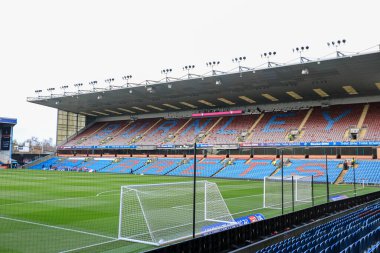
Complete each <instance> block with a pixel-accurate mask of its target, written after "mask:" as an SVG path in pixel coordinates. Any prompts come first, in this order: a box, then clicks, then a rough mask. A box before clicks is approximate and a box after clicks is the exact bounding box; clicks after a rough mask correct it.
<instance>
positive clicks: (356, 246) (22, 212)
mask: <svg viewBox="0 0 380 253" xmlns="http://www.w3.org/2000/svg"><path fill="white" fill-rule="evenodd" d="M340 43H345V41H344V42H343V41H340V42H339V44H340ZM335 49H336V51H335V52H334V55H333V56H331V55H329V56H326V57H322V58H314V59H312V58H310V59H309V58H305V57H302V55H301V54H300V58H297V59H296V60H297V62H295V61H290V62H287V63H275V62H272V59H269V55H265V57H263V58H265V59H267V60H268V61H267V62H266V63H264V64H263V65H261V66H259V67H255V68H251V67H246V66H242V64H243V62H241V61H242V59H243V58H242V59H240V60H239V59H238V58H235V59H233V61H234V63H236V62H238V64H239V65H238V67H237V68H235V69H232V70H228V71H224V70H220V69H219V68H220V66H219V64H218V62H208V63H207V66H208V67H210V69H211V71H210V72H207V73H205V74H196V73H192V72H193V71H194V66H188V67H187V68H184V70H185V71H186V72H187V74H186V75H185V76H182V77H172V76H171V70H170V69H166V70H164V71H163V73H162V74H163V75H164V76H165V78H163V79H161V80H157V81H155V80H145V81H143V82H140V83H137V82H136V83H135V82H132V76H124V77H123V78H121V80H118V78H112V79H107V80H106V82H105V83H106V84H107V86H106V87H100V83H99V85H98V83H97V81H92V82H90V85H91V86H92V87H90V88H86V86H85V85H83V84H82V83H80V84H76V86H75V88H76V91H67V88H68V86H63V88H62V87H61V88H62V90H63V93H62V94H59V93H58V92H57V91H58V89H57V91H56V90H55V89H54V88H50V89H49V90H48V91H49V94H48V95H45V94H44V93H43V91H42V90H36V93H37V96H35V97H28V98H27V101H28V102H30V103H33V104H34V105H40V106H44V107H49V108H53V109H55V110H57V125H56V129H57V136H56V141H57V148H56V150H55V151H54V153H53V154H47V155H41V154H42V150H41V153H40V154H39V157H38V159H34V160H33V161H32V162H30V163H27V164H25V165H24V166H23V167H22V169H21V168H20V169H17V170H16V169H15V170H13V169H8V168H10V167H12V165H11V164H12V159H11V157H12V136H13V126H14V125H15V124H16V123H17V121H16V120H15V119H7V118H0V138H1V151H0V167H2V168H4V169H1V170H0V185H1V191H0V242H1V243H0V252H39V253H41V252H42V253H44V252H147V251H150V252H163V253H164V252H170V253H172V252H183V253H190V252H191V253H192V252H199V253H203V252H205V253H206V252H260V253H266V252H268V253H269V252H305V253H314V252H324V253H327V252H379V251H380V230H379V227H380V216H379V209H380V188H379V187H380V171H379V169H380V112H379V110H380V93H379V92H380V72H379V67H380V51H379V47H378V46H376V47H375V48H372V49H374V50H372V49H370V50H367V51H361V52H360V53H344V52H340V51H339V47H335ZM267 56H268V57H267ZM244 59H245V58H244ZM33 157H34V156H33ZM5 168H7V169H5ZM21 237H22V238H25V240H20V239H19V238H21Z"/></svg>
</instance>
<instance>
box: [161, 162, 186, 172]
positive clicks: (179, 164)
mask: <svg viewBox="0 0 380 253" xmlns="http://www.w3.org/2000/svg"><path fill="white" fill-rule="evenodd" d="M182 161H183V160H182ZM182 161H181V162H182ZM181 162H179V163H178V164H177V166H175V167H174V168H173V169H171V170H169V171H168V172H166V173H165V174H164V176H166V175H167V174H169V173H170V172H172V171H173V170H175V169H177V168H178V167H179V166H181V165H183V163H181Z"/></svg>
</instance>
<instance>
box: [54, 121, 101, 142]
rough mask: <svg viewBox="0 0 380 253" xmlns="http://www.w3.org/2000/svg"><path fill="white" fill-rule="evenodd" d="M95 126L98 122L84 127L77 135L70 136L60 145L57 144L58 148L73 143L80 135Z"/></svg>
mask: <svg viewBox="0 0 380 253" xmlns="http://www.w3.org/2000/svg"><path fill="white" fill-rule="evenodd" d="M95 124H96V122H91V123H89V124H88V125H87V126H85V127H83V128H82V129H80V130H79V131H77V132H76V133H75V134H73V135H71V136H69V137H68V138H67V139H66V140H65V141H64V142H62V143H60V144H59V145H58V144H57V146H65V145H66V144H67V143H69V142H70V141H73V140H74V139H75V138H77V137H78V136H79V135H81V134H82V133H84V132H85V131H87V130H88V129H90V128H91V127H92V126H93V125H95Z"/></svg>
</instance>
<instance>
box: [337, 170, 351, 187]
mask: <svg viewBox="0 0 380 253" xmlns="http://www.w3.org/2000/svg"><path fill="white" fill-rule="evenodd" d="M347 172H348V170H343V169H342V171H341V172H340V174H339V176H338V177H337V178H336V180H335V182H334V184H340V183H342V182H343V178H344V176H345V175H346V174H347Z"/></svg>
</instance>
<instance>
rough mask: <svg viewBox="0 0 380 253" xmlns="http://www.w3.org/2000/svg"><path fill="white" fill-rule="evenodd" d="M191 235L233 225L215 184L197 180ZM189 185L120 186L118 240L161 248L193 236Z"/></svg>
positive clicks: (191, 194)
mask: <svg viewBox="0 0 380 253" xmlns="http://www.w3.org/2000/svg"><path fill="white" fill-rule="evenodd" d="M195 186H196V194H195V203H196V205H195V206H196V208H195V235H201V234H202V233H205V232H206V231H207V232H210V231H213V230H216V229H220V226H223V227H224V228H226V227H230V226H234V225H235V224H236V222H235V220H234V219H233V218H232V216H231V214H230V212H229V210H228V207H227V205H226V203H225V202H224V199H223V197H222V195H221V194H220V191H219V189H218V186H217V184H215V183H212V182H208V181H197V182H196V184H195ZM193 191H194V183H193V182H190V181H189V182H179V183H164V184H147V185H128V186H122V187H121V194H120V215H119V235H118V238H119V239H121V240H127V241H132V242H140V243H146V244H152V245H162V244H167V243H170V242H173V241H177V240H182V239H185V238H188V237H191V236H192V235H193Z"/></svg>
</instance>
